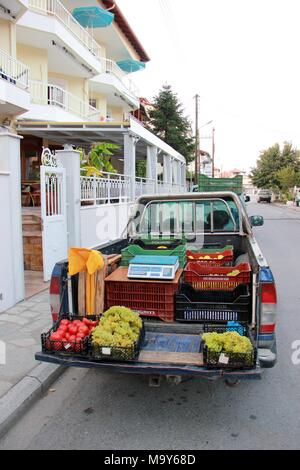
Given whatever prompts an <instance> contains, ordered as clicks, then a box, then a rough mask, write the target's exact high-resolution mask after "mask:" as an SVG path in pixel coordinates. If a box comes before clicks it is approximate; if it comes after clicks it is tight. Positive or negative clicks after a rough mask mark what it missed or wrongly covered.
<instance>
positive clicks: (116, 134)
mask: <svg viewBox="0 0 300 470" xmlns="http://www.w3.org/2000/svg"><path fill="white" fill-rule="evenodd" d="M17 131H18V134H20V135H22V136H25V135H33V136H35V137H40V138H42V139H43V138H44V139H49V140H51V141H52V142H55V143H57V144H58V145H62V146H64V145H68V144H69V145H74V146H75V147H79V148H80V147H82V148H84V149H86V150H89V149H90V148H91V146H92V145H93V144H95V143H97V142H112V143H115V144H118V145H119V146H120V155H122V156H123V150H122V148H123V145H124V135H125V134H131V135H133V136H135V137H137V144H136V155H137V158H145V156H146V154H147V146H148V145H150V146H156V147H157V148H158V150H159V152H160V156H162V155H169V156H170V157H172V158H173V159H175V160H178V161H180V162H182V163H185V158H184V157H183V156H182V155H181V154H180V153H178V152H177V151H176V150H174V149H173V148H172V147H170V146H169V145H168V144H166V143H165V142H163V141H162V140H161V139H160V138H159V137H157V136H156V135H154V134H152V132H150V131H149V130H148V129H146V128H145V127H144V126H143V125H142V124H141V123H140V122H138V121H137V120H136V119H134V118H133V117H132V118H130V122H116V121H112V122H71V123H70V122H36V121H25V120H19V121H18V124H17ZM117 154H118V152H116V156H118V155H117Z"/></svg>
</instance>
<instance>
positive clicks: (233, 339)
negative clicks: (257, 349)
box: [202, 331, 253, 354]
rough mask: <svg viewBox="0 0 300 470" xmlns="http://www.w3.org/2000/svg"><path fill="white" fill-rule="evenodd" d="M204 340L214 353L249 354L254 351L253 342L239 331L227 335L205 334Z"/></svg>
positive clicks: (229, 332)
mask: <svg viewBox="0 0 300 470" xmlns="http://www.w3.org/2000/svg"><path fill="white" fill-rule="evenodd" d="M202 338H203V340H204V341H205V344H206V346H207V347H208V349H209V350H210V351H212V352H222V351H223V352H227V353H241V354H247V353H251V352H252V351H253V346H252V344H251V341H250V339H249V338H247V337H246V336H241V335H240V334H239V333H238V332H237V331H227V332H226V333H216V332H212V333H204V335H203V337H202Z"/></svg>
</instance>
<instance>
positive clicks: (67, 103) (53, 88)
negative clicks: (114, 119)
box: [29, 80, 105, 121]
mask: <svg viewBox="0 0 300 470" xmlns="http://www.w3.org/2000/svg"><path fill="white" fill-rule="evenodd" d="M29 88H30V96H31V102H32V103H35V104H39V105H49V106H56V107H58V108H61V109H64V110H65V111H67V112H69V113H71V114H75V115H76V116H79V117H81V118H82V119H83V120H87V121H101V120H102V121H103V120H104V119H105V117H104V115H103V114H102V113H101V111H100V110H99V109H97V108H94V107H93V106H90V104H89V103H88V102H87V101H83V100H81V99H80V98H78V97H77V96H75V95H73V94H72V93H69V92H68V91H66V90H64V89H63V88H61V87H59V86H57V85H51V84H49V83H46V82H39V81H36V80H30V82H29Z"/></svg>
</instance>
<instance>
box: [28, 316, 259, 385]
mask: <svg viewBox="0 0 300 470" xmlns="http://www.w3.org/2000/svg"><path fill="white" fill-rule="evenodd" d="M145 323H146V336H145V341H144V343H143V346H142V349H141V351H140V354H139V358H138V360H136V361H134V362H116V361H105V360H101V361H99V360H93V359H90V358H76V357H69V356H66V355H65V356H64V355H58V354H55V355H54V354H51V353H43V352H39V353H37V354H36V356H35V357H36V360H38V361H43V362H49V363H53V364H59V365H62V366H68V367H82V368H98V369H103V370H105V369H108V370H109V371H111V372H123V373H133V374H145V375H149V374H150V375H165V376H166V375H168V376H170V375H171V376H193V377H199V378H205V377H206V378H209V379H216V378H220V377H222V376H224V377H227V378H229V377H234V378H236V379H244V380H249V379H260V378H261V369H260V368H259V367H255V368H253V369H252V370H240V371H224V370H221V369H208V368H206V367H204V365H203V355H202V353H201V352H200V350H201V341H202V340H201V332H202V326H201V325H188V324H178V323H175V322H174V323H173V324H165V323H160V322H155V321H154V322H151V321H148V322H147V321H146V322H145Z"/></svg>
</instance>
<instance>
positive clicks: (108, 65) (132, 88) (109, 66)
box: [102, 58, 140, 99]
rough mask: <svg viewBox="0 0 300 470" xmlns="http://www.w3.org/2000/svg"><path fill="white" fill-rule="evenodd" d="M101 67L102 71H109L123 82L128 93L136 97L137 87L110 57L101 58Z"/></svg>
mask: <svg viewBox="0 0 300 470" xmlns="http://www.w3.org/2000/svg"><path fill="white" fill-rule="evenodd" d="M102 68H103V71H104V73H111V74H112V75H114V76H115V77H117V78H118V79H119V80H120V81H121V82H122V83H123V85H124V86H125V88H127V90H128V91H129V93H130V94H131V95H133V96H134V97H135V98H136V99H138V97H139V96H140V92H139V89H138V87H137V86H136V85H135V83H134V82H133V81H132V80H130V78H129V77H128V76H127V74H126V73H125V72H124V71H123V70H122V69H121V68H120V67H119V66H118V65H117V64H116V62H114V61H113V60H110V59H105V58H102Z"/></svg>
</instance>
